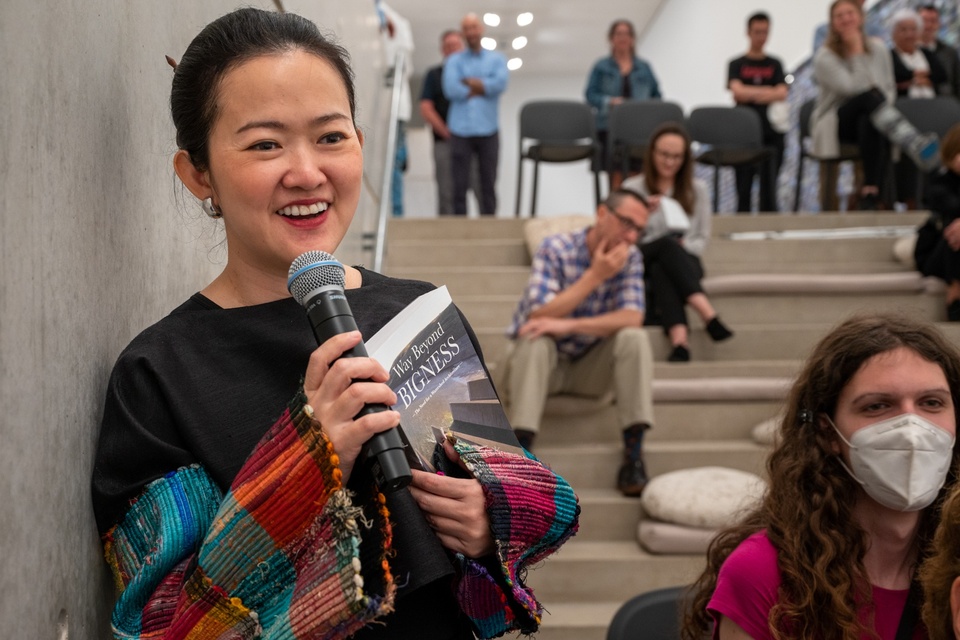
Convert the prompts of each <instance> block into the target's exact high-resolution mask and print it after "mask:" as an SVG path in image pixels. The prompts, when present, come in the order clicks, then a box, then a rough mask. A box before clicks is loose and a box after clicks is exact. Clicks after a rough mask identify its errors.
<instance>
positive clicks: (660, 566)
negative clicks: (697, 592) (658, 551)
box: [527, 538, 706, 609]
mask: <svg viewBox="0 0 960 640" xmlns="http://www.w3.org/2000/svg"><path fill="white" fill-rule="evenodd" d="M705 565H706V559H705V558H704V557H702V556H687V555H659V556H658V555H653V554H650V553H647V552H645V551H643V550H642V549H641V548H640V546H639V545H638V544H637V543H636V542H634V541H624V542H590V541H586V540H578V539H576V538H574V539H573V540H571V541H570V542H568V543H567V544H566V545H564V546H563V547H562V548H561V549H560V551H558V552H557V553H556V554H555V555H553V556H552V557H551V558H550V560H549V561H548V562H545V563H543V565H541V566H539V567H537V568H536V569H535V570H534V571H531V572H530V574H529V576H528V580H527V583H528V584H529V585H531V586H532V587H533V589H534V591H535V592H536V594H537V597H538V598H539V599H540V601H541V602H543V604H544V606H546V607H547V609H550V608H551V602H553V601H557V602H616V603H621V602H626V601H627V600H629V599H630V598H632V597H633V596H635V595H637V594H638V593H643V592H645V591H650V590H652V589H660V588H663V587H672V586H676V585H681V584H690V583H692V582H693V581H694V580H695V579H696V578H697V577H698V576H699V575H700V573H701V572H702V571H703V567H704V566H705Z"/></svg>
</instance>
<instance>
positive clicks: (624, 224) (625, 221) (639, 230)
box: [607, 207, 647, 238]
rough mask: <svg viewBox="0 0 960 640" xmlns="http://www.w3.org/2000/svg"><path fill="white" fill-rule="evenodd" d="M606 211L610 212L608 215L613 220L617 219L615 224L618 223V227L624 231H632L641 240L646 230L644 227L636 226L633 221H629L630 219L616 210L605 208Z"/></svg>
mask: <svg viewBox="0 0 960 640" xmlns="http://www.w3.org/2000/svg"><path fill="white" fill-rule="evenodd" d="M607 211H609V212H610V215H612V216H613V217H614V218H616V219H617V222H619V223H620V227H621V228H622V229H623V230H624V231H633V232H634V233H636V234H637V238H642V237H643V234H644V233H646V231H647V228H646V227H645V226H641V225H639V224H637V223H636V222H634V221H633V220H631V219H630V218H628V217H627V216H625V215H623V214H621V213H620V212H618V211H617V210H616V209H612V208H610V207H607Z"/></svg>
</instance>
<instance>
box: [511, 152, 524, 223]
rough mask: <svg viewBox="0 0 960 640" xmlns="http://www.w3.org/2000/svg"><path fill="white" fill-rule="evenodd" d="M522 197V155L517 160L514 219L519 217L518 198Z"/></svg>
mask: <svg viewBox="0 0 960 640" xmlns="http://www.w3.org/2000/svg"><path fill="white" fill-rule="evenodd" d="M521 195H523V154H522V153H521V154H520V157H519V158H518V159H517V206H516V208H515V209H514V211H513V215H514V217H515V218H519V217H520V196H521Z"/></svg>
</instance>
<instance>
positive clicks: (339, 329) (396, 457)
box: [287, 251, 413, 492]
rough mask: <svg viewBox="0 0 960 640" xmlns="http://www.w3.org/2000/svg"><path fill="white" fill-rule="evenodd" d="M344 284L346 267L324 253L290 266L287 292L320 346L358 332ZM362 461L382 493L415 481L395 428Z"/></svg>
mask: <svg viewBox="0 0 960 640" xmlns="http://www.w3.org/2000/svg"><path fill="white" fill-rule="evenodd" d="M344 282H345V277H344V269H343V265H342V264H340V262H338V261H337V259H336V258H334V257H333V256H332V255H330V254H329V253H327V252H325V251H307V252H306V253H303V254H301V255H300V256H298V257H297V259H296V260H294V261H293V264H291V265H290V272H289V275H288V277H287V289H289V290H290V293H291V294H292V295H293V297H294V299H295V300H296V301H297V302H299V303H300V305H301V306H302V307H303V308H304V309H306V311H307V317H308V318H309V319H310V325H311V326H312V327H313V334H314V335H315V336H316V338H317V344H323V343H324V342H326V341H327V340H329V339H330V338H332V337H333V336H335V335H337V334H340V333H346V332H348V331H357V323H356V321H355V320H354V319H353V313H352V312H351V311H350V305H349V304H348V303H347V297H346V296H345V295H344V293H343V286H344ZM340 357H341V358H365V357H367V349H366V347H365V346H364V344H363V342H362V341H361V342H360V344H358V345H357V346H355V347H353V348H352V349H350V350H349V351H345V352H344V353H343V355H342V356H340ZM386 410H387V406H386V405H383V404H368V405H364V407H363V409H361V410H360V413H358V414H357V415H356V416H354V419H356V418H359V417H361V416H365V415H367V414H370V413H376V412H379V411H386ZM360 458H361V459H362V460H364V461H366V462H367V463H368V464H370V469H371V471H372V472H373V478H374V480H375V481H376V483H377V486H379V487H380V490H381V491H385V492H393V491H396V490H398V489H401V488H403V487H405V486H407V485H408V484H410V481H411V480H412V479H413V476H412V474H411V472H410V464H409V463H408V462H407V457H406V454H405V452H404V447H403V439H402V438H401V437H400V433H399V431H398V430H397V428H396V427H394V428H392V429H388V430H387V431H383V432H381V433H378V434H376V435H374V436H373V437H371V438H370V439H369V440H367V442H366V443H365V444H364V445H363V450H362V451H361V452H360Z"/></svg>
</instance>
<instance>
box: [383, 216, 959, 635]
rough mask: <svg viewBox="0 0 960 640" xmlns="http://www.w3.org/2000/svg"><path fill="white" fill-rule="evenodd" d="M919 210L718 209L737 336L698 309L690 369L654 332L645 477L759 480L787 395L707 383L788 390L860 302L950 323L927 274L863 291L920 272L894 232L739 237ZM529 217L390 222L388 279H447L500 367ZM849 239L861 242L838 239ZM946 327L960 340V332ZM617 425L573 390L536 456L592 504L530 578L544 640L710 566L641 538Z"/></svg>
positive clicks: (608, 412) (904, 220) (716, 279)
mask: <svg viewBox="0 0 960 640" xmlns="http://www.w3.org/2000/svg"><path fill="white" fill-rule="evenodd" d="M924 218H925V216H924V214H922V213H915V214H890V213H877V214H849V215H839V214H833V215H830V214H822V215H817V216H719V217H717V218H715V220H714V239H713V240H712V242H711V245H710V247H709V249H708V252H707V255H706V256H705V260H704V262H705V267H706V271H707V274H708V280H707V284H706V286H707V287H708V291H710V287H711V286H715V288H716V292H715V293H711V299H712V301H713V302H714V304H715V306H716V307H717V309H718V311H719V312H720V315H721V317H722V318H723V319H724V321H725V322H726V323H727V324H728V325H729V326H731V328H733V330H734V331H735V332H736V336H735V337H734V338H733V339H732V340H729V341H727V342H724V343H720V344H714V343H712V342H711V341H710V340H709V337H708V336H707V335H706V333H705V332H704V331H703V327H702V325H701V324H700V323H699V319H697V318H695V317H694V318H692V325H691V328H692V335H691V352H692V354H693V362H691V363H686V364H674V363H668V362H665V359H666V355H667V353H668V351H669V346H668V345H667V342H666V340H665V338H664V337H663V336H662V334H661V333H660V331H659V330H657V328H651V342H652V343H653V346H654V350H655V357H656V359H657V363H656V365H655V372H654V376H655V382H654V399H655V413H656V424H655V429H654V430H653V431H651V432H650V434H649V435H648V438H647V446H646V459H647V463H648V468H649V471H650V473H651V474H652V475H657V474H661V473H664V472H667V471H672V470H675V469H683V468H690V467H697V466H703V465H720V466H728V467H733V468H738V469H744V470H749V471H753V472H757V473H762V468H763V462H764V458H765V454H766V449H765V448H764V447H763V446H761V445H758V444H756V443H755V442H754V441H753V440H751V438H750V431H751V429H752V427H753V426H754V425H756V424H757V423H759V422H761V421H763V420H765V419H767V418H770V417H773V416H774V415H775V414H776V413H777V410H778V408H779V406H780V403H781V401H782V396H783V394H778V393H775V392H774V393H771V392H770V388H771V384H767V385H765V386H764V385H751V384H749V383H748V384H746V385H745V386H746V387H751V386H753V387H757V388H761V387H762V388H765V389H766V391H765V392H756V393H754V395H753V396H751V395H750V394H749V393H747V394H746V395H744V394H739V395H738V394H736V393H734V394H727V395H729V396H730V397H728V398H720V397H717V396H716V394H711V393H710V392H709V391H708V389H709V388H715V387H716V386H717V382H718V380H724V381H729V385H730V386H736V385H737V384H739V383H743V382H745V381H747V382H748V381H749V380H756V379H757V378H760V379H764V380H770V381H773V382H772V385H773V388H774V389H777V388H782V389H785V388H786V385H787V384H788V383H789V380H790V379H791V378H792V376H793V375H794V374H795V371H796V369H797V368H798V366H799V364H800V362H801V361H802V359H803V358H804V356H805V355H806V353H807V352H808V350H809V349H810V348H811V346H812V345H813V344H814V342H815V341H816V340H818V339H819V338H820V337H821V336H822V335H823V334H824V333H825V332H826V331H827V330H828V329H829V328H830V327H831V326H832V325H834V324H835V323H836V322H838V321H839V320H841V319H842V318H843V317H845V316H847V315H849V314H851V313H853V312H855V311H866V310H900V311H903V312H906V313H909V314H912V315H915V316H918V317H922V318H927V319H931V320H936V321H942V320H944V309H943V296H942V293H940V292H939V290H938V288H937V287H936V286H927V285H928V284H929V283H923V282H920V281H918V282H919V284H918V285H917V286H912V285H909V283H908V286H899V285H891V286H875V287H870V288H871V290H869V291H863V290H862V289H863V287H862V286H861V285H860V284H858V282H860V281H861V280H862V279H863V278H869V277H870V276H869V274H896V273H897V272H902V273H903V275H904V278H903V279H904V280H907V281H908V280H910V276H909V275H908V274H907V272H908V269H907V268H906V267H904V266H903V265H901V264H899V263H897V262H896V261H895V260H894V257H893V251H892V246H893V243H894V242H895V239H896V238H895V237H894V236H893V235H890V236H888V237H879V238H878V237H870V238H864V237H837V238H830V239H823V238H821V239H802V238H791V239H762V240H747V239H734V238H735V237H736V234H743V233H746V232H761V231H763V232H783V231H789V232H792V233H796V232H797V231H804V230H807V231H809V230H813V229H832V230H848V231H849V230H850V229H851V228H855V227H867V228H874V229H876V228H879V227H896V226H900V227H906V226H916V225H918V224H919V223H920V222H922V220H923V219H924ZM523 224H524V221H523V220H515V219H496V220H463V219H461V220H453V219H440V220H437V219H430V220H423V219H411V220H391V222H390V226H389V229H388V237H387V255H386V268H385V272H386V273H387V274H389V275H392V276H396V277H403V278H416V279H421V280H427V281H430V282H434V283H437V284H446V285H447V286H448V288H449V289H450V292H451V295H452V296H453V299H454V300H455V302H456V303H457V304H458V305H459V307H460V308H461V309H462V310H463V312H464V313H465V315H466V316H467V317H468V318H469V319H470V322H471V324H472V325H473V327H474V329H475V331H476V332H477V335H478V336H479V338H480V341H481V346H482V348H483V351H484V354H485V356H486V359H487V361H488V363H489V364H491V365H492V368H493V369H494V374H495V372H496V364H497V363H498V362H499V361H500V360H501V358H502V356H503V354H504V349H505V346H506V344H507V339H506V337H505V335H504V330H505V328H506V326H507V325H508V324H509V321H510V318H511V315H512V313H513V310H514V307H515V305H516V303H517V300H518V299H519V296H520V294H521V292H522V290H523V287H524V285H525V283H526V280H527V276H528V273H529V255H528V253H527V250H526V248H525V245H524V242H523ZM851 234H852V235H856V233H852V232H851V233H847V232H844V233H843V234H838V235H841V236H842V235H846V236H849V235H851ZM752 274H765V277H767V278H770V277H771V276H770V274H805V275H804V277H802V278H799V279H796V280H799V281H800V285H801V286H793V287H792V289H791V290H790V291H785V290H783V286H782V285H777V284H776V282H773V283H768V284H769V286H765V285H764V284H763V283H762V282H761V283H760V285H757V284H756V283H753V285H752V286H746V284H745V283H744V282H743V280H744V279H745V278H743V277H739V278H738V276H744V275H752ZM844 275H845V276H846V277H845V278H833V281H832V282H826V285H825V286H820V285H819V284H818V283H823V281H825V280H830V278H829V277H827V276H844ZM711 278H713V279H712V280H711ZM858 279H860V280H858ZM746 280H750V278H746ZM802 285H805V286H802ZM827 285H829V286H827ZM848 285H849V286H848ZM691 315H692V316H695V314H691ZM942 326H943V328H944V329H945V330H947V331H948V334H950V335H953V336H954V337H955V338H956V339H958V340H960V331H958V330H956V329H955V328H954V327H953V326H950V325H947V324H946V323H944V324H943V325H942ZM707 383H710V384H707ZM777 385H780V386H779V387H778V386H777ZM618 431H619V430H618V428H617V425H616V422H615V419H614V416H613V411H612V408H611V407H610V406H609V405H608V404H607V405H605V404H603V403H596V404H591V403H584V402H583V401H575V402H570V400H569V399H566V398H558V399H555V400H551V402H550V403H549V406H548V410H547V415H546V416H545V421H544V424H543V428H542V431H541V434H540V436H539V438H538V440H537V443H536V445H535V452H536V454H537V456H538V457H540V458H541V459H542V460H544V461H545V462H546V463H548V464H549V465H550V466H551V467H552V468H553V469H555V470H556V471H557V472H558V473H560V474H561V475H562V476H564V477H565V478H566V479H567V480H568V481H569V482H570V483H571V485H572V486H573V487H574V489H575V490H576V491H577V494H578V496H579V497H580V501H581V505H582V507H583V513H582V516H581V528H580V533H579V534H578V535H577V537H576V538H575V539H573V540H572V541H571V542H569V543H568V544H567V545H566V546H565V547H564V548H563V549H562V550H561V551H560V553H558V554H557V555H556V556H555V557H553V558H552V559H550V560H548V561H547V562H545V563H544V564H543V565H542V566H541V567H538V568H537V569H536V570H535V571H531V572H530V576H529V582H530V584H532V585H533V586H534V588H535V589H536V591H537V596H538V597H539V599H540V600H541V602H542V603H543V604H544V606H545V607H546V609H547V610H548V612H549V613H548V615H546V616H545V618H544V625H543V628H542V630H541V632H540V633H539V634H538V636H537V637H538V638H540V639H541V640H573V639H577V640H603V639H604V638H605V637H606V627H607V625H608V624H609V621H610V619H611V618H612V617H613V615H614V613H615V611H616V610H617V608H618V607H619V606H620V605H621V604H622V603H623V602H624V601H626V600H627V599H629V598H630V597H632V596H634V595H636V594H638V593H641V592H644V591H648V590H650V589H655V588H659V587H666V586H672V585H678V584H685V583H689V582H691V581H692V580H693V579H694V578H695V577H696V576H697V575H698V574H699V572H700V570H701V569H702V566H703V558H702V557H700V556H682V555H681V556H655V555H651V554H649V553H646V552H645V551H643V550H642V549H641V548H640V547H639V545H638V544H637V542H636V529H637V524H638V522H639V521H640V519H641V518H642V517H643V514H642V513H641V507H640V504H639V502H638V500H636V499H628V498H623V497H621V496H620V494H619V493H618V492H617V491H616V490H615V489H614V476H615V473H616V469H617V468H618V465H619V463H620V456H621V455H622V454H621V444H620V442H619V433H618Z"/></svg>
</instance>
